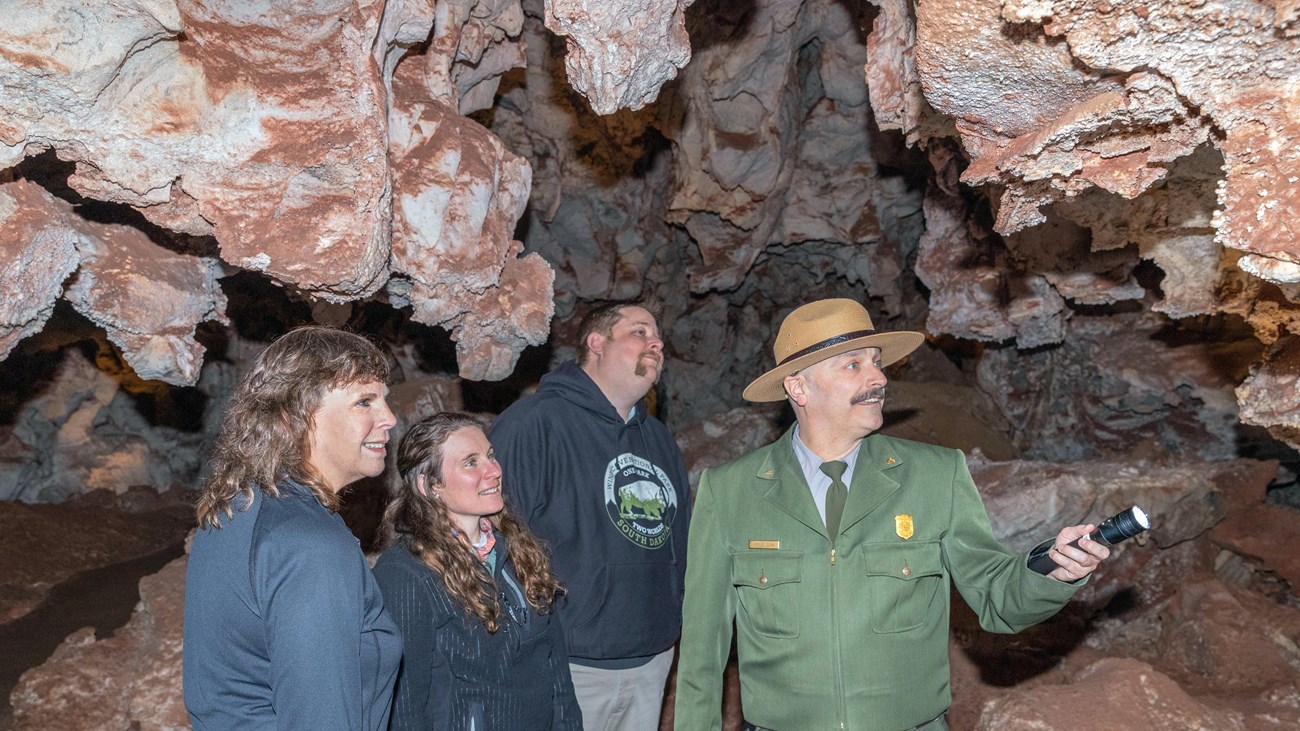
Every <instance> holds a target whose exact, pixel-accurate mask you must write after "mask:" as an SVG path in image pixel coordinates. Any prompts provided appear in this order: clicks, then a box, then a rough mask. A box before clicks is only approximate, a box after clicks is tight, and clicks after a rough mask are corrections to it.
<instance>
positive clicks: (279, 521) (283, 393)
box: [183, 326, 401, 731]
mask: <svg viewBox="0 0 1300 731" xmlns="http://www.w3.org/2000/svg"><path fill="white" fill-rule="evenodd" d="M388 372H389V365H388V360H387V358H386V357H385V356H384V354H383V353H382V352H380V350H379V349H378V348H376V347H375V346H374V344H372V343H371V342H370V341H368V340H366V339H365V338H363V337H360V336H358V335H353V334H351V333H346V332H342V331H339V330H333V329H331V328H325V327H314V326H313V327H303V328H298V329H296V330H293V331H292V332H290V333H288V334H286V335H284V336H283V337H281V338H279V339H278V340H276V341H275V342H274V343H272V344H271V345H270V346H269V347H267V348H266V350H264V351H262V353H261V354H260V355H258V357H257V358H256V360H255V361H254V363H253V367H252V369H251V370H249V372H248V373H247V374H246V375H245V376H244V378H243V380H242V381H241V382H240V384H239V386H238V387H237V388H236V390H235V393H234V395H233V396H232V397H231V400H230V403H229V405H228V406H227V408H226V411H225V414H224V417H223V420H222V424H221V433H220V435H219V436H218V437H217V443H216V447H215V454H214V455H213V458H212V465H211V468H212V474H211V477H209V478H208V480H207V482H206V483H205V484H204V486H203V491H202V494H201V495H200V497H199V501H198V519H199V531H198V533H197V534H196V535H195V537H194V545H193V548H192V549H191V551H190V559H189V568H188V571H187V573H186V578H185V645H184V648H185V649H184V653H185V656H184V663H183V675H184V681H183V682H184V689H185V707H186V709H187V710H188V711H189V716H190V722H191V725H193V726H194V728H195V729H204V730H205V731H225V730H227V729H228V730H230V731H235V730H236V729H238V730H240V731H247V730H248V729H254V730H257V729H266V730H268V731H270V730H272V729H285V728H300V729H349V730H353V729H355V730H357V731H383V730H384V729H385V728H387V726H388V719H389V715H390V711H391V708H392V692H393V684H394V682H395V679H396V675H397V667H398V662H399V660H400V657H401V638H400V637H399V636H398V633H397V627H396V625H394V623H393V621H392V619H391V618H390V617H389V616H388V614H386V613H385V612H384V602H383V596H382V595H381V594H380V592H379V587H378V586H377V585H376V583H375V580H374V577H373V576H372V575H371V573H370V568H369V566H367V564H366V559H365V556H364V555H363V554H362V553H361V548H360V546H359V545H358V544H357V540H356V538H355V537H353V535H352V533H351V532H350V531H349V530H348V528H347V526H345V525H344V524H343V520H342V519H341V518H340V517H339V516H338V513H337V512H335V511H336V510H337V509H338V505H339V493H340V492H341V491H342V490H343V489H344V488H345V487H347V486H348V485H350V484H351V483H353V482H355V481H356V480H359V479H361V478H363V477H374V476H376V475H378V474H380V473H381V472H383V471H384V456H385V453H386V451H387V443H388V431H389V430H390V429H392V428H393V426H394V423H395V420H394V418H393V412H392V411H391V410H389V408H388V405H387V403H386V402H385V397H386V395H387V393H388V386H387V385H385V384H386V381H387V380H388Z"/></svg>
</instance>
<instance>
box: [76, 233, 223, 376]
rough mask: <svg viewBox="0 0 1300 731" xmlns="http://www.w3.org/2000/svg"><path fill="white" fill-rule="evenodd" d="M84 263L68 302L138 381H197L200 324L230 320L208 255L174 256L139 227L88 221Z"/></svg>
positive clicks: (83, 242) (215, 267) (217, 273)
mask: <svg viewBox="0 0 1300 731" xmlns="http://www.w3.org/2000/svg"><path fill="white" fill-rule="evenodd" d="M81 228H82V229H83V230H85V231H86V234H87V235H85V236H83V237H82V240H81V242H80V245H79V246H78V248H79V250H80V253H81V257H82V264H81V270H80V271H79V272H78V274H77V279H76V281H75V282H73V283H72V285H71V286H69V287H68V291H67V294H66V296H67V299H68V300H69V301H70V302H71V303H72V306H73V307H75V308H76V309H77V311H78V312H80V313H81V314H83V315H85V316H86V317H87V318H88V319H90V320H91V321H92V322H94V323H95V324H97V325H100V326H101V327H103V328H104V330H105V332H106V333H107V334H108V338H109V340H111V341H113V343H114V344H116V345H117V346H118V347H120V348H121V349H122V353H123V356H124V357H125V359H126V362H127V363H129V364H130V365H131V367H132V368H133V369H134V370H135V372H136V374H137V375H138V376H139V377H140V378H144V379H153V380H159V381H163V382H165V383H171V384H173V385H178V386H192V385H194V384H195V383H197V382H198V380H199V371H200V369H201V368H202V366H203V352H204V348H203V346H202V345H200V344H199V343H198V342H197V341H196V340H195V339H194V329H195V328H196V327H197V326H198V325H199V323H201V322H205V321H209V320H215V321H217V322H222V323H227V322H228V321H227V319H226V315H225V306H226V296H225V294H223V293H222V291H221V287H220V285H219V284H218V283H217V280H218V279H219V278H220V276H221V274H222V272H221V268H220V265H219V264H218V262H216V261H215V260H212V259H207V258H200V257H193V256H186V255H184V254H176V253H173V252H171V251H169V250H167V249H165V248H163V247H161V246H159V245H157V244H155V243H153V242H152V241H150V240H149V238H148V237H147V236H146V235H145V234H144V232H142V231H141V230H140V229H138V228H134V227H131V226H122V225H116V224H110V225H105V224H91V223H88V222H85V223H83V224H82V225H81Z"/></svg>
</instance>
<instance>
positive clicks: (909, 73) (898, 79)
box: [866, 0, 956, 146]
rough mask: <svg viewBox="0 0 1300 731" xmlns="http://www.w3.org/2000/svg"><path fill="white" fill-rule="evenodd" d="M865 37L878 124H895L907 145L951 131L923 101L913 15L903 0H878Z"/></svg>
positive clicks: (890, 126) (869, 85) (886, 126)
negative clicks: (876, 12) (869, 31)
mask: <svg viewBox="0 0 1300 731" xmlns="http://www.w3.org/2000/svg"><path fill="white" fill-rule="evenodd" d="M872 4H873V5H875V6H877V7H879V8H880V14H879V15H877V16H876V19H875V22H874V23H872V24H871V33H870V34H869V35H868V36H867V64H866V74H867V89H868V91H869V93H870V95H871V109H872V111H873V112H874V113H875V118H876V124H878V125H879V126H880V128H881V129H897V130H901V131H902V132H903V135H904V136H905V137H906V138H907V144H909V145H915V144H917V143H925V144H926V145H927V146H928V144H929V143H930V142H931V141H932V140H934V138H939V137H946V136H949V135H952V134H955V132H956V130H955V129H953V126H952V122H951V121H950V120H948V119H947V118H945V117H943V116H942V115H940V114H937V113H936V112H935V111H934V109H933V108H932V107H931V106H930V103H929V102H928V101H926V99H925V94H924V91H923V90H922V85H921V77H920V74H919V73H918V72H917V70H916V18H915V13H914V11H913V9H912V8H913V6H912V3H911V2H908V0H878V1H877V2H873V3H872Z"/></svg>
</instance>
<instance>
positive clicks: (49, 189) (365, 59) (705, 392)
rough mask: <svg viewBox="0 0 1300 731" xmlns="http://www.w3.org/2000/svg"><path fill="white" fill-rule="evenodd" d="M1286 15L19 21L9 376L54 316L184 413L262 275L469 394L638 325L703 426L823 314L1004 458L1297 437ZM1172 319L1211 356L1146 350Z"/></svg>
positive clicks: (1058, 9)
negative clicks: (816, 301)
mask: <svg viewBox="0 0 1300 731" xmlns="http://www.w3.org/2000/svg"><path fill="white" fill-rule="evenodd" d="M1297 7H1300V6H1297V5H1296V4H1295V3H1288V2H1280V1H1274V2H1266V1H1261V0H1172V1H1171V2H1167V3H1163V4H1157V5H1141V6H1136V5H1131V4H1126V3H1097V2H1083V1H1082V0H934V1H932V2H925V3H915V2H912V1H910V0H878V1H876V2H870V3H868V2H865V1H862V2H858V1H847V0H846V1H844V2H816V1H813V0H696V2H695V3H694V4H692V2H690V1H689V0H611V1H610V2H605V3H589V2H580V1H578V0H544V2H543V1H542V0H523V2H520V1H518V0H448V1H447V2H438V3H436V4H435V3H430V2H427V1H423V2H421V1H417V0H397V1H396V2H387V3H385V2H378V1H376V0H319V1H318V2H312V3H292V4H282V3H263V2H253V1H251V0H250V1H247V2H240V1H236V0H179V1H173V0H109V1H106V2H101V3H86V2H84V0H81V1H78V0H29V1H28V2H24V3H21V4H18V5H16V6H12V7H11V8H10V9H9V10H7V12H6V15H7V18H6V22H5V23H4V24H3V27H0V102H2V103H0V247H3V248H4V250H5V258H6V264H5V266H4V269H3V271H0V282H2V283H3V286H4V287H5V288H6V292H8V293H11V296H9V297H6V298H5V299H4V301H3V302H0V356H8V355H9V354H10V353H11V352H13V350H14V348H15V347H16V346H17V345H18V344H19V343H20V342H21V341H23V340H24V339H28V338H31V337H32V336H33V335H35V334H36V333H39V332H41V331H42V329H43V328H44V327H45V326H46V323H47V322H48V321H49V320H50V318H51V316H52V313H53V312H54V311H55V309H56V307H58V306H60V305H59V303H60V302H66V303H67V305H70V306H71V308H73V310H75V312H77V313H79V314H80V315H81V316H83V317H84V318H86V319H87V320H88V321H90V322H91V323H93V324H94V325H95V326H96V327H99V328H101V329H102V331H103V333H104V336H105V337H106V338H107V339H108V340H109V341H111V343H112V344H113V345H114V346H115V347H116V348H117V349H119V350H120V352H121V354H122V359H123V360H124V361H125V363H126V364H127V365H129V367H130V368H131V369H132V370H133V371H134V372H135V374H137V375H138V376H139V377H140V378H142V379H145V380H154V381H159V382H163V383H167V384H174V385H179V386H187V385H194V384H196V383H197V382H198V380H199V378H200V375H201V374H202V372H203V371H204V368H203V366H204V346H203V345H202V344H201V343H200V342H199V341H198V340H196V336H195V333H196V328H199V327H200V326H201V325H202V324H203V323H216V324H225V323H228V322H229V321H230V317H229V314H228V309H229V308H230V307H231V304H230V302H229V301H228V296H227V294H226V292H225V290H224V289H223V282H227V281H228V280H229V279H230V278H231V277H233V276H236V275H238V274H240V273H251V274H252V275H255V276H259V277H263V278H265V279H266V280H267V281H270V282H272V283H274V284H275V285H276V286H278V287H281V288H283V289H284V290H285V291H286V292H289V293H291V295H292V297H294V298H297V299H300V300H303V301H305V302H307V303H310V304H312V306H313V311H314V312H316V313H317V315H318V317H317V319H320V320H324V321H329V320H330V317H331V316H330V314H329V313H331V312H334V313H337V312H338V311H337V310H334V309H331V308H337V307H339V306H347V305H348V304H349V303H379V304H381V305H383V306H386V307H390V308H393V309H395V310H400V311H403V312H408V313H409V316H410V318H411V319H412V320H414V321H415V322H418V323H423V324H425V325H430V326H436V327H439V328H442V329H444V330H445V331H446V332H447V333H448V334H449V336H450V338H451V340H452V341H454V343H455V356H456V363H457V366H456V367H457V369H458V370H459V375H460V376H461V377H462V378H465V379H469V380H475V381H482V380H488V381H491V380H499V379H502V378H505V377H507V376H509V375H510V374H511V372H512V371H513V370H514V369H515V368H516V364H517V362H518V359H519V358H520V355H521V353H522V352H523V351H524V349H525V348H527V347H529V346H536V345H540V344H542V343H545V342H546V341H548V339H549V338H551V336H552V334H559V335H561V336H563V335H564V334H566V333H567V332H568V328H570V327H571V325H569V322H570V320H571V318H572V317H573V315H574V314H576V313H579V311H580V310H581V307H582V305H583V304H584V303H588V302H594V301H601V300H609V299H623V298H629V297H647V298H649V299H650V300H652V301H654V302H655V303H656V304H658V305H659V306H660V308H661V310H662V313H663V314H662V317H661V320H662V322H661V325H662V329H663V330H664V332H666V333H667V334H668V335H669V337H668V342H669V348H670V350H671V355H672V356H673V359H674V368H673V369H671V370H670V371H669V373H668V375H666V382H665V396H666V401H667V405H668V407H669V408H670V409H672V410H673V413H675V414H677V415H678V416H679V418H685V417H693V418H695V417H703V416H705V415H708V414H712V413H717V412H720V411H724V410H726V409H729V408H731V407H734V406H736V405H737V404H738V403H739V399H738V393H739V388H740V386H742V385H743V384H744V383H745V382H746V381H747V380H748V379H749V378H752V377H753V376H754V375H757V374H758V373H759V372H761V371H762V370H763V366H764V363H765V362H766V358H767V352H768V343H770V339H771V337H772V330H773V324H774V323H775V322H777V321H779V318H780V316H781V315H782V314H783V313H784V312H786V311H788V310H789V309H790V308H792V307H793V306H795V305H797V304H798V303H800V302H801V301H804V300H806V299H808V298H810V297H816V296H834V295H849V296H855V297H857V298H859V299H862V300H865V301H868V303H869V306H870V308H871V309H872V313H873V315H874V316H876V317H877V319H878V324H880V325H883V326H886V327H913V328H923V329H925V330H926V331H927V332H928V334H929V335H930V336H931V343H932V347H934V348H939V347H947V348H949V351H950V353H953V352H957V353H965V354H969V355H972V359H973V360H972V362H974V361H978V365H971V366H970V367H968V368H967V369H966V370H967V373H968V375H969V376H970V379H969V380H970V381H972V382H973V383H975V384H977V385H978V387H979V388H981V389H982V390H983V391H984V392H985V394H986V395H987V396H988V397H989V398H991V399H992V400H993V401H994V402H996V404H997V406H998V408H999V409H1000V411H1001V413H1002V414H1003V416H1004V417H1006V418H1008V419H1009V420H1010V421H1012V422H1014V423H1015V424H1017V425H1018V426H1017V427H1015V428H1018V429H1020V432H1019V433H1017V434H1016V435H1014V440H1015V441H1016V442H1017V446H1018V448H1019V449H1020V450H1021V451H1022V452H1023V453H1027V454H1032V455H1037V456H1040V457H1042V458H1046V459H1065V458H1070V457H1072V456H1076V457H1077V456H1080V455H1079V454H1075V453H1073V452H1071V450H1070V449H1068V448H1064V447H1062V448H1053V447H1052V446H1051V445H1053V444H1055V443H1057V441H1058V440H1059V438H1060V437H1061V435H1062V434H1064V433H1065V431H1066V429H1067V426H1068V424H1069V423H1071V422H1074V423H1079V422H1084V423H1090V424H1094V425H1095V428H1094V429H1092V431H1091V434H1092V437H1091V439H1092V440H1093V443H1094V446H1095V445H1100V444H1105V443H1109V442H1113V441H1123V440H1124V439H1126V438H1130V437H1131V436H1132V435H1133V434H1135V433H1137V434H1140V435H1141V438H1142V439H1149V440H1153V441H1154V443H1159V444H1164V445H1170V444H1179V445H1181V446H1182V447H1185V448H1189V449H1193V448H1194V449H1206V450H1210V453H1211V454H1217V452H1214V449H1215V447H1214V446H1213V445H1214V444H1222V443H1230V442H1231V441H1232V438H1233V437H1232V430H1233V428H1234V426H1235V425H1236V424H1237V423H1238V421H1239V420H1240V421H1244V422H1246V423H1248V424H1254V425H1259V426H1263V427H1267V428H1269V429H1270V430H1271V431H1272V433H1273V434H1274V436H1275V437H1277V438H1278V439H1281V440H1282V441H1284V442H1286V443H1288V444H1290V445H1291V446H1293V447H1298V446H1300V436H1298V435H1300V417H1298V416H1297V413H1300V410H1298V409H1297V404H1296V403H1295V399H1296V396H1295V394H1296V389H1295V388H1294V384H1295V379H1296V375H1297V373H1298V372H1300V359H1298V358H1297V356H1296V352H1297V349H1298V348H1300V346H1298V345H1297V344H1296V337H1297V332H1300V237H1298V236H1297V234H1298V231H1297V226H1298V225H1300V224H1297V220H1300V198H1298V197H1300V192H1297V182H1300V38H1298V37H1297V35H1298V34H1300V11H1298V10H1297ZM51 170H54V171H58V172H57V174H52V173H51V172H50V171H51ZM52 181H53V182H52ZM91 204H94V205H91ZM94 206H99V208H98V209H95V210H102V209H103V208H104V207H108V208H110V209H111V210H113V211H116V213H115V214H114V215H112V216H109V217H107V218H105V217H104V216H93V215H88V213H87V211H88V210H92V209H94ZM342 312H343V313H344V314H346V313H347V312H350V310H347V309H346V308H345V309H344V310H342ZM1180 323H1197V325H1196V328H1199V330H1200V331H1201V332H1202V334H1204V332H1205V331H1207V330H1213V331H1214V332H1212V333H1211V334H1210V336H1209V337H1208V339H1207V338H1206V337H1203V338H1201V341H1200V342H1198V343H1196V344H1193V345H1188V346H1187V347H1180V348H1172V347H1167V348H1165V349H1164V350H1163V351H1159V349H1158V348H1155V347H1154V346H1152V343H1153V342H1165V343H1168V342H1171V341H1172V340H1176V339H1177V336H1174V335H1170V332H1171V331H1178V330H1179V328H1180ZM1224 323H1227V324H1224ZM1184 330H1186V328H1184ZM1184 334H1185V332H1184ZM1219 335H1222V336H1223V338H1221V339H1220V341H1218V342H1209V341H1210V340H1213V338H1214V336H1219ZM1225 338H1226V339H1225ZM1246 339H1249V340H1250V344H1248V345H1244V346H1243V345H1241V342H1242V341H1243V340H1246ZM953 343H957V345H955V346H954V345H953ZM1216 349H1217V350H1216ZM1229 351H1230V352H1229ZM1225 352H1226V353H1227V354H1226V355H1225ZM953 357H954V358H959V356H957V355H954V356H953ZM1207 363H1210V364H1215V363H1217V364H1219V365H1218V367H1211V366H1209V365H1207ZM1225 364H1226V365H1225ZM1071 369H1073V371H1072V370H1071ZM1079 369H1083V370H1086V371H1089V372H1090V373H1092V377H1090V378H1087V379H1085V382H1083V383H1082V385H1080V383H1073V384H1069V383H1065V382H1064V381H1063V379H1065V378H1066V376H1064V375H1062V373H1063V372H1072V373H1074V374H1075V376H1079V373H1078V371H1079ZM1153 371H1158V377H1156V376H1153V375H1152V372H1153ZM1079 377H1082V376H1079ZM1026 378H1028V379H1029V380H1028V381H1026ZM1070 390H1073V391H1076V392H1079V391H1081V392H1083V395H1082V396H1075V397H1073V398H1071V399H1067V400H1068V401H1069V404H1070V405H1069V408H1065V409H1056V410H1055V411H1054V410H1053V409H1052V408H1051V407H1052V404H1051V403H1050V402H1049V396H1047V395H1045V394H1057V393H1058V391H1070ZM1119 394H1123V395H1124V396H1123V397H1121V395H1119ZM1171 394H1172V395H1171ZM1058 396H1059V394H1058ZM1051 398H1055V397H1051ZM1060 398H1065V397H1060ZM1126 399H1127V400H1126ZM1134 403H1139V404H1141V405H1140V406H1138V407H1135V406H1134V405H1133V404H1134ZM1134 409H1137V410H1136V411H1135V410H1134ZM1135 413H1137V414H1141V415H1142V416H1141V417H1140V418H1139V417H1136V416H1134V414H1135ZM1026 424H1032V425H1034V426H1033V431H1034V434H1032V435H1031V434H1030V433H1029V432H1030V429H1029V427H1027V426H1025V425H1026ZM1126 435H1127V436H1126ZM1189 435H1199V436H1189ZM1220 451H1223V454H1222V455H1220V456H1222V457H1225V458H1226V457H1229V456H1232V455H1231V453H1230V452H1231V450H1226V451H1224V450H1220ZM1087 454H1089V451H1088V450H1087V449H1084V450H1083V453H1082V456H1087Z"/></svg>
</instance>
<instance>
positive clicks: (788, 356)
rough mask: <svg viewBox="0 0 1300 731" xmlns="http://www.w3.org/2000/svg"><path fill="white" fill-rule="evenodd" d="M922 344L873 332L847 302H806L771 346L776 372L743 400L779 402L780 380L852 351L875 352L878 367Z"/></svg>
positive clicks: (863, 311) (861, 311)
mask: <svg viewBox="0 0 1300 731" xmlns="http://www.w3.org/2000/svg"><path fill="white" fill-rule="evenodd" d="M924 341H925V335H924V333H919V332H913V331H910V330H897V331H894V332H877V331H876V328H875V326H874V325H872V324H871V315H868V314H867V308H865V307H863V306H862V305H860V304H858V303H857V302H854V301H853V300H850V299H829V300H818V301H817V302H810V303H808V304H806V305H804V306H802V307H800V308H798V309H796V310H795V311H794V312H791V313H790V314H789V315H786V318H785V320H784V321H783V322H782V323H781V329H780V330H779V331H778V332H777V334H776V344H775V345H774V346H772V353H773V355H775V356H776V367H775V368H773V369H772V370H770V371H768V372H767V373H764V374H763V375H761V376H759V377H758V378H756V379H754V382H753V383H751V384H749V386H747V387H746V388H745V392H744V394H743V395H744V397H745V400H747V401H780V400H781V399H783V398H785V387H784V386H783V385H782V384H783V383H784V382H785V378H786V376H789V375H790V374H792V373H794V372H796V371H799V370H802V369H804V368H807V367H808V366H810V365H813V364H814V363H820V362H821V361H823V360H826V359H827V358H830V357H832V356H836V355H839V354H840V353H846V352H848V351H850V350H857V349H858V348H880V364H881V365H882V366H887V365H889V364H890V363H893V362H895V361H897V360H899V359H901V358H903V357H904V356H906V355H907V354H908V353H911V352H912V351H913V350H916V349H917V347H918V346H920V345H921V343H922V342H924Z"/></svg>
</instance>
